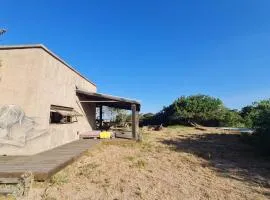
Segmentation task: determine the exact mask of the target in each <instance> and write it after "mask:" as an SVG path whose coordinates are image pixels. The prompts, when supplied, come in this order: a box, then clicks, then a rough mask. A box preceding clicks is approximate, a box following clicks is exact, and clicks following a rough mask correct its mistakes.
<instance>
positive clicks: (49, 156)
mask: <svg viewBox="0 0 270 200" xmlns="http://www.w3.org/2000/svg"><path fill="white" fill-rule="evenodd" d="M97 143H99V140H90V139H87V140H83V139H81V140H77V141H74V142H71V143H68V144H65V145H62V146H60V147H57V148H54V149H52V150H49V151H45V152H42V153H39V154H36V155H32V156H1V157H0V177H1V178H16V177H20V176H21V175H22V174H23V173H25V172H27V171H31V172H32V173H33V174H34V177H35V180H39V181H44V180H46V179H47V178H49V177H50V176H52V175H53V174H54V173H56V172H58V171H60V170H61V169H63V168H64V167H66V166H67V165H69V164H70V163H72V162H74V161H75V160H76V159H78V158H79V157H80V156H81V155H82V154H83V153H85V152H86V151H88V150H89V149H90V148H91V147H93V146H95V145H96V144H97Z"/></svg>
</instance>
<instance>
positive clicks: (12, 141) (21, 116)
mask: <svg viewBox="0 0 270 200" xmlns="http://www.w3.org/2000/svg"><path fill="white" fill-rule="evenodd" d="M37 125H38V124H37V123H36V122H35V120H34V119H33V118H30V117H27V116H26V115H25V113H24V111H23V109H22V108H21V107H19V106H17V105H4V106H0V147H2V146H3V145H12V146H17V147H24V146H25V145H26V143H27V142H28V141H30V140H33V139H35V138H37V137H40V136H42V135H44V134H46V133H48V131H47V130H38V129H37Z"/></svg>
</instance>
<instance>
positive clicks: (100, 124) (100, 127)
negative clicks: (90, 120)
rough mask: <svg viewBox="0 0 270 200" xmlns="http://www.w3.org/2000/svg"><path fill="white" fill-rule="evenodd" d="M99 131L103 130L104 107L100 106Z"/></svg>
mask: <svg viewBox="0 0 270 200" xmlns="http://www.w3.org/2000/svg"><path fill="white" fill-rule="evenodd" d="M99 129H100V130H101V129H102V106H99Z"/></svg>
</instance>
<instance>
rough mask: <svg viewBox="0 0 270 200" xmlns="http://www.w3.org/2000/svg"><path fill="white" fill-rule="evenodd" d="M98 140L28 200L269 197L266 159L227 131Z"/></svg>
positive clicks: (180, 129)
mask: <svg viewBox="0 0 270 200" xmlns="http://www.w3.org/2000/svg"><path fill="white" fill-rule="evenodd" d="M143 136H144V140H143V142H142V143H136V142H133V141H127V140H111V141H104V142H103V143H102V144H100V145H98V147H97V148H95V149H94V150H91V151H89V152H88V153H87V154H86V155H85V156H83V157H81V158H80V159H79V160H78V161H77V162H75V163H73V164H72V165H70V166H68V167H67V168H65V169H64V170H62V171H61V172H59V173H58V174H56V175H55V176H54V177H53V178H52V179H51V181H49V182H48V183H36V184H35V186H34V188H33V189H32V191H31V194H30V197H29V198H28V199H72V200H75V199H112V200H113V199H115V200H116V199H151V200H152V199H252V200H253V199H269V198H270V181H269V180H270V179H269V171H270V162H269V161H267V160H264V159H263V158H258V157H257V156H256V155H255V154H253V149H251V147H249V146H246V145H244V144H242V143H240V142H239V137H238V136H237V135H232V134H227V135H225V134H218V133H215V132H213V133H204V132H202V131H198V130H195V129H193V128H186V127H174V128H167V129H164V130H162V131H160V132H147V131H146V132H144V134H143Z"/></svg>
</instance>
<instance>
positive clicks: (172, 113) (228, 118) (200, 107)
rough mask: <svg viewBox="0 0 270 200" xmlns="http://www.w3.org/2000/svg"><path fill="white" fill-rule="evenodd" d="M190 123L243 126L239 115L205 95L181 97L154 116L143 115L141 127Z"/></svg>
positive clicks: (220, 102)
mask: <svg viewBox="0 0 270 200" xmlns="http://www.w3.org/2000/svg"><path fill="white" fill-rule="evenodd" d="M190 123H198V124H201V125H205V126H234V127H243V126H244V123H243V118H242V117H241V115H240V113H238V112H237V111H235V110H230V109H228V108H226V107H225V106H224V104H223V102H222V101H221V100H220V99H218V98H214V97H210V96H207V95H193V96H188V97H185V96H182V97H180V98H179V99H177V100H176V101H174V102H173V103H172V104H171V105H169V106H168V107H164V108H163V109H162V110H161V111H160V112H158V113H157V114H155V115H153V114H150V113H148V114H146V115H143V116H142V121H141V124H142V125H148V124H164V125H175V124H184V125H189V124H190Z"/></svg>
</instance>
